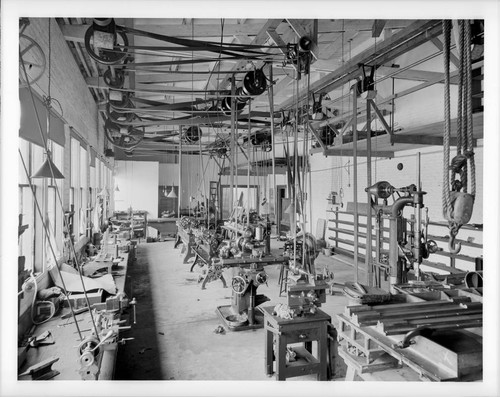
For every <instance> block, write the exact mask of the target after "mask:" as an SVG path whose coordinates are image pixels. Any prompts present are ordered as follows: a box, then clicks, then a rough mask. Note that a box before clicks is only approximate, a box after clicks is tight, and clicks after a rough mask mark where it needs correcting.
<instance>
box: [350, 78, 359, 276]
mask: <svg viewBox="0 0 500 397" xmlns="http://www.w3.org/2000/svg"><path fill="white" fill-rule="evenodd" d="M351 89H352V109H353V117H352V129H353V140H352V157H353V167H352V169H353V201H354V268H355V272H354V281H355V282H356V283H357V282H358V267H359V264H358V112H357V107H358V96H357V92H356V85H353V86H352V87H351Z"/></svg>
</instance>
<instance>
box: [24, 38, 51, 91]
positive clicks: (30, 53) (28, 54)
mask: <svg viewBox="0 0 500 397" xmlns="http://www.w3.org/2000/svg"><path fill="white" fill-rule="evenodd" d="M23 64H24V65H23ZM46 66H47V61H46V59H45V54H44V53H43V50H42V47H40V45H39V44H38V43H37V42H36V41H35V40H33V39H32V38H31V37H29V36H26V35H24V34H21V35H19V87H26V86H27V85H28V83H29V84H30V85H31V84H33V83H36V82H37V81H38V80H39V79H40V77H42V76H43V74H44V72H45V68H46ZM25 70H26V73H25V72H24V71H25ZM26 75H28V81H26Z"/></svg>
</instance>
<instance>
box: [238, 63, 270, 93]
mask: <svg viewBox="0 0 500 397" xmlns="http://www.w3.org/2000/svg"><path fill="white" fill-rule="evenodd" d="M266 88H267V80H266V75H265V74H264V72H263V71H262V69H257V70H253V71H251V72H248V73H247V74H246V75H245V78H244V79H243V93H244V94H245V95H247V96H253V95H261V94H262V93H263V92H264V91H265V90H266Z"/></svg>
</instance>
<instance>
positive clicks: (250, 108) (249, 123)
mask: <svg viewBox="0 0 500 397" xmlns="http://www.w3.org/2000/svg"><path fill="white" fill-rule="evenodd" d="M251 119H252V99H251V98H250V100H249V101H248V142H247V144H248V146H247V148H248V150H247V151H248V159H247V161H248V169H247V226H250V167H251V165H252V163H251V162H250V147H251V146H252V142H251V141H250V135H251V130H252V128H251V121H250V120H251Z"/></svg>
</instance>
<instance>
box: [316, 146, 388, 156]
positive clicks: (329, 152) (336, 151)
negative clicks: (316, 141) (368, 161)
mask: <svg viewBox="0 0 500 397" xmlns="http://www.w3.org/2000/svg"><path fill="white" fill-rule="evenodd" d="M309 153H310V154H316V153H322V154H323V155H324V156H325V157H328V156H345V157H352V156H353V150H352V148H349V149H343V148H340V147H327V148H326V149H325V150H324V151H323V149H322V148H313V149H311V150H309ZM357 155H358V156H359V157H368V151H367V150H359V149H358V150H357ZM371 155H372V157H380V158H394V151H392V150H372V151H371Z"/></svg>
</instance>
